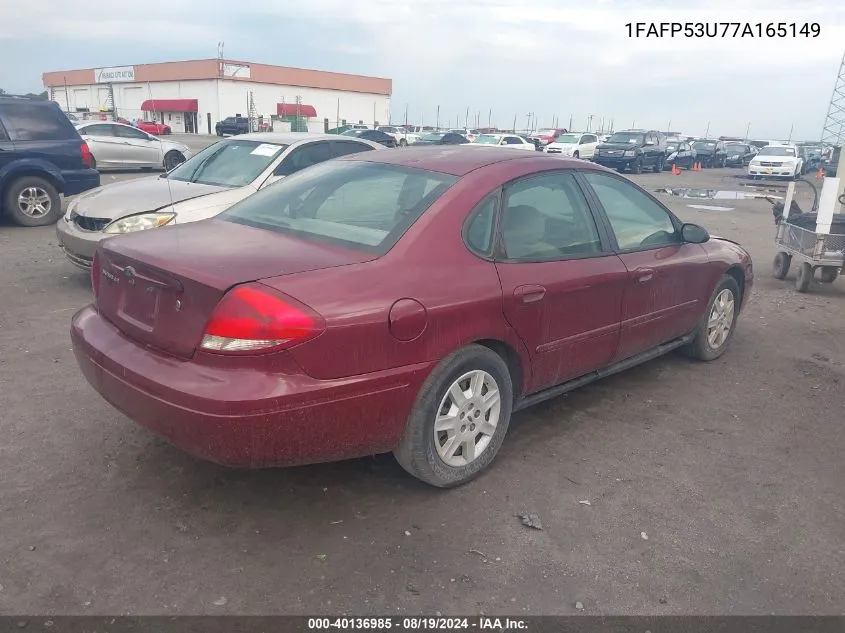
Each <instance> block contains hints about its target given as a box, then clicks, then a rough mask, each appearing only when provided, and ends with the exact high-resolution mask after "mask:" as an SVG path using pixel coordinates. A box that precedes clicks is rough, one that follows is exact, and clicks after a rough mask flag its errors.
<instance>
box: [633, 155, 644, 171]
mask: <svg viewBox="0 0 845 633" xmlns="http://www.w3.org/2000/svg"><path fill="white" fill-rule="evenodd" d="M631 173H632V174H641V173H643V159H642V158H637V159H636V160H635V161H634V162H633V163H631Z"/></svg>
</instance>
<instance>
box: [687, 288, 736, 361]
mask: <svg viewBox="0 0 845 633" xmlns="http://www.w3.org/2000/svg"><path fill="white" fill-rule="evenodd" d="M740 301H741V297H740V292H739V286H738V285H737V283H736V280H735V279H734V278H733V277H731V276H730V275H725V276H724V277H722V279H721V280H720V281H719V283H718V284H717V285H716V289H715V290H714V291H713V295H712V296H711V297H710V301H708V302H707V310H705V312H704V315H703V316H702V317H701V319H700V320H699V322H698V325H697V326H696V328H695V338H694V339H693V340H692V341H690V342H689V343H687V344H686V345H684V346H683V347H682V348H681V349H680V352H681V353H682V354H684V355H685V356H689V357H690V358H695V359H697V360H701V361H711V360H716V359H717V358H719V357H720V356H721V355H722V354H724V353H725V350H727V348H728V344H729V343H730V341H731V339H732V338H733V334H734V331H735V330H736V322H737V317H738V316H739V306H740Z"/></svg>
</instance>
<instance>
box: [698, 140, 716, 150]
mask: <svg viewBox="0 0 845 633" xmlns="http://www.w3.org/2000/svg"><path fill="white" fill-rule="evenodd" d="M692 146H693V147H694V148H695V149H713V148H714V147H716V143H715V142H713V141H696V142H695V143H693V144H692Z"/></svg>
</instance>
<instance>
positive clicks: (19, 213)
mask: <svg viewBox="0 0 845 633" xmlns="http://www.w3.org/2000/svg"><path fill="white" fill-rule="evenodd" d="M3 202H4V207H5V211H6V213H8V214H9V217H10V218H11V219H12V222H14V223H15V224H17V225H19V226H47V225H49V224H55V223H56V222H57V221H58V219H59V218H60V217H61V215H62V201H61V198H60V197H59V192H58V191H57V190H56V188H55V187H54V186H53V184H52V183H50V182H49V181H47V180H45V179H44V178H41V177H39V176H24V177H23V178H18V179H17V180H15V181H13V182H12V184H10V185H9V188H8V189H7V190H6V197H5V199H4V201H3Z"/></svg>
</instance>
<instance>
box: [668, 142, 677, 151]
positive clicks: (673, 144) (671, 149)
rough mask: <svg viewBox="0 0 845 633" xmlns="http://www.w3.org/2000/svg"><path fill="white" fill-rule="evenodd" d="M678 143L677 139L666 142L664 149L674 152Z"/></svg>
mask: <svg viewBox="0 0 845 633" xmlns="http://www.w3.org/2000/svg"><path fill="white" fill-rule="evenodd" d="M679 145H680V143H678V142H677V141H675V142H674V143H666V149H667V150H669V151H672V152H674V151H675V150H676V149H678V146H679Z"/></svg>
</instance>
